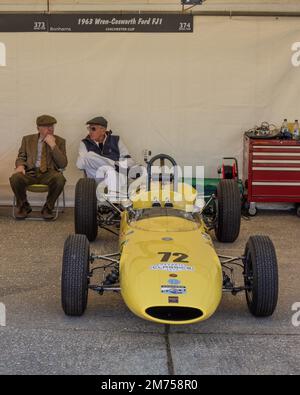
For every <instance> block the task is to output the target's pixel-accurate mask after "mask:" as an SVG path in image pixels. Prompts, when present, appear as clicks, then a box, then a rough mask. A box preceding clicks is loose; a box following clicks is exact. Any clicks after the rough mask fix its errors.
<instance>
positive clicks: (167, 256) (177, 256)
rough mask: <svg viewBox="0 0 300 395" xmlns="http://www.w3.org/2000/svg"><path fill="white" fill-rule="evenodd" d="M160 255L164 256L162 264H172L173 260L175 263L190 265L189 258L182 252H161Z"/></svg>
mask: <svg viewBox="0 0 300 395" xmlns="http://www.w3.org/2000/svg"><path fill="white" fill-rule="evenodd" d="M158 254H159V255H162V258H161V262H170V260H171V258H173V262H174V263H175V262H176V263H178V262H180V263H189V261H188V260H186V259H188V258H189V256H188V255H186V254H182V253H181V252H159V253H158Z"/></svg>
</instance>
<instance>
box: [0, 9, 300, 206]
mask: <svg viewBox="0 0 300 395" xmlns="http://www.w3.org/2000/svg"><path fill="white" fill-rule="evenodd" d="M194 23H195V26H194V33H190V34H180V33H175V34H168V33H162V34H151V33H149V34H148V33H147V34H143V33H141V34H139V33H134V34H131V33H91V34H90V33H80V34H78V33H1V34H0V42H2V43H4V44H5V46H6V67H0V138H1V144H0V201H1V202H8V201H9V200H11V192H10V189H9V186H8V185H9V184H8V178H9V175H10V174H11V173H12V171H13V167H14V160H15V157H16V154H17V150H18V148H19V145H20V143H21V138H22V136H23V135H24V134H28V133H34V132H35V131H36V128H35V118H36V116H37V115H39V114H43V113H49V114H51V115H54V116H55V117H56V118H57V119H58V125H57V129H56V131H57V133H58V134H59V135H61V136H63V137H65V138H66V140H67V149H68V157H69V166H68V169H67V171H66V177H67V180H68V188H67V194H68V196H69V198H70V199H72V197H73V189H74V188H73V187H74V185H75V184H76V181H77V179H78V178H79V177H80V176H81V173H80V172H79V171H78V170H76V167H75V162H76V156H77V149H78V145H79V142H80V139H81V138H83V137H84V136H85V135H86V130H85V122H86V121H87V120H88V119H90V118H91V117H93V116H96V115H103V116H105V117H106V118H107V119H108V120H109V122H110V125H109V127H110V128H111V129H112V130H113V131H114V132H115V133H118V134H120V135H121V137H122V138H123V139H124V141H125V143H126V144H127V145H128V147H129V149H130V151H131V152H132V155H133V156H134V157H135V158H136V160H137V161H140V162H141V161H142V151H143V149H145V148H147V149H151V150H152V152H153V154H157V153H160V152H165V153H168V154H170V155H172V156H174V157H175V159H176V160H177V161H178V163H179V164H181V165H197V164H199V165H205V167H206V175H207V176H209V177H213V176H216V168H217V165H218V163H219V160H220V158H221V157H222V156H232V155H235V156H237V157H238V158H239V160H240V164H241V158H242V133H243V131H244V130H247V129H249V128H250V127H252V126H254V125H255V124H257V123H261V122H262V121H269V122H271V121H272V122H275V123H277V124H281V123H282V120H283V118H289V119H290V120H291V121H293V120H294V119H296V118H300V106H299V102H300V91H299V82H300V67H295V66H294V65H293V64H292V60H291V59H292V56H293V52H292V45H293V44H294V43H295V42H300V24H299V19H297V18H280V19H275V18H263V17H262V18H253V17H252V18H247V17H234V18H226V17H200V16H199V17H195V20H194Z"/></svg>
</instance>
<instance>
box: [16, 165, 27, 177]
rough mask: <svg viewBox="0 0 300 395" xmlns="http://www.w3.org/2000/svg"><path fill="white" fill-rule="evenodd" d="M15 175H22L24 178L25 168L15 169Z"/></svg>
mask: <svg viewBox="0 0 300 395" xmlns="http://www.w3.org/2000/svg"><path fill="white" fill-rule="evenodd" d="M15 173H22V174H24V176H25V167H24V166H22V165H20V166H18V167H17V168H16V170H15Z"/></svg>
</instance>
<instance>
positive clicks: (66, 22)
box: [0, 13, 194, 33]
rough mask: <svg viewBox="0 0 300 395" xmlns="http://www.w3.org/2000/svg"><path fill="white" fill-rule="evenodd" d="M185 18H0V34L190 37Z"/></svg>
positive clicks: (188, 19)
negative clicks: (152, 34) (112, 34)
mask: <svg viewBox="0 0 300 395" xmlns="http://www.w3.org/2000/svg"><path fill="white" fill-rule="evenodd" d="M193 22H194V20H193V16H192V15H190V14H189V15H186V14H122V15H120V14H77V13H76V14H49V15H48V14H1V13H0V32H50V33H101V32H107V33H193V31H194V23H193Z"/></svg>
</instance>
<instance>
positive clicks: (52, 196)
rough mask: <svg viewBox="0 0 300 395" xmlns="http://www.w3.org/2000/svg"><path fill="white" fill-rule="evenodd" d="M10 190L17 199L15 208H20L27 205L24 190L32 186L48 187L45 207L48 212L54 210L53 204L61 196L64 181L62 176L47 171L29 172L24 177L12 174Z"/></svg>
mask: <svg viewBox="0 0 300 395" xmlns="http://www.w3.org/2000/svg"><path fill="white" fill-rule="evenodd" d="M9 181H10V185H11V188H12V190H13V192H14V194H15V196H16V199H17V206H18V207H22V206H24V205H26V204H27V194H26V188H27V187H28V186H30V185H33V184H44V185H48V189H49V191H48V196H47V201H46V205H47V206H48V208H49V209H50V210H53V209H54V206H55V202H56V200H57V199H58V197H59V195H60V194H61V192H62V190H63V188H64V185H65V183H66V179H65V177H64V176H63V174H62V173H61V172H59V171H56V170H48V171H47V172H46V173H41V172H40V171H39V170H36V171H30V172H28V173H26V174H25V175H24V174H22V173H15V174H13V175H12V176H11V177H10V179H9Z"/></svg>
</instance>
